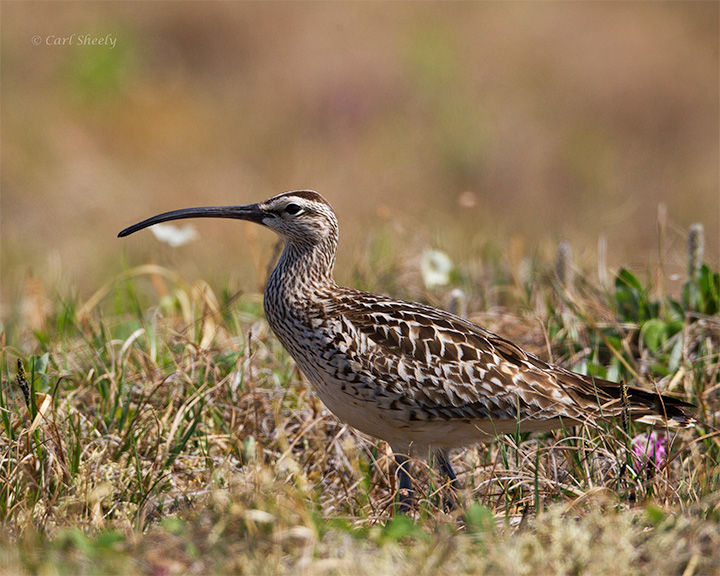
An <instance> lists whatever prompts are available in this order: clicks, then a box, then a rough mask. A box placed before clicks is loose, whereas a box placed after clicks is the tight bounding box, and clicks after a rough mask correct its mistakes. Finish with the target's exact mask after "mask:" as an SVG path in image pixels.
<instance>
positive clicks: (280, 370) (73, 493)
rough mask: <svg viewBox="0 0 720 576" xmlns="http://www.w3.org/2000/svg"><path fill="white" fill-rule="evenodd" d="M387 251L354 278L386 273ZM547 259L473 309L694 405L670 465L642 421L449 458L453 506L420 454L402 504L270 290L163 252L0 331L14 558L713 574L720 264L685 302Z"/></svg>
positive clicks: (234, 568)
mask: <svg viewBox="0 0 720 576" xmlns="http://www.w3.org/2000/svg"><path fill="white" fill-rule="evenodd" d="M376 257H377V258H380V257H382V255H376ZM536 260H537V259H536ZM566 264H567V263H565V264H563V267H565V268H563V269H566ZM385 266H386V268H383V269H387V270H392V269H393V264H388V263H386V264H385ZM374 268H375V267H374V265H373V264H372V262H371V263H367V262H365V263H363V264H362V265H361V266H360V267H359V268H358V273H357V274H356V276H358V277H360V276H362V277H364V278H366V281H367V282H370V283H373V284H379V285H380V286H379V287H378V286H376V288H377V289H383V286H382V284H383V282H384V281H383V280H382V277H371V276H369V275H368V273H367V271H368V270H372V269H374ZM499 268H500V265H499V263H490V264H489V268H488V269H489V270H496V269H499ZM531 268H532V270H534V272H533V273H532V274H530V275H528V276H527V277H525V278H524V280H522V281H521V280H518V277H517V275H514V274H512V273H510V274H505V275H502V276H501V275H500V274H494V275H493V278H494V279H496V280H497V279H500V280H499V283H500V284H501V285H500V286H499V287H497V288H496V290H497V293H498V294H502V301H503V302H504V303H506V304H508V306H509V307H510V308H513V307H514V308H515V309H520V310H521V311H522V313H521V314H520V315H513V314H510V313H508V312H507V310H506V309H504V310H502V311H501V312H497V311H493V313H485V314H478V315H477V317H476V318H475V319H477V320H479V321H481V322H482V323H484V324H485V325H487V326H488V328H490V329H492V330H496V331H498V332H501V333H503V334H506V335H508V336H511V337H515V336H517V337H518V338H516V339H517V340H518V341H519V342H520V343H521V344H522V345H523V346H526V347H529V348H531V349H533V350H534V351H537V352H538V353H540V354H542V355H544V356H546V357H547V356H549V355H551V356H552V357H553V358H554V359H555V360H558V361H560V362H561V363H562V364H563V365H566V366H568V367H571V368H574V369H577V370H583V371H586V372H589V373H594V374H597V375H599V376H602V377H612V378H618V379H633V380H637V381H639V382H640V383H641V384H644V385H648V386H651V385H653V384H651V383H652V382H654V383H656V384H654V385H656V386H657V387H658V389H660V390H662V391H675V392H677V393H680V394H682V395H683V396H685V397H686V398H687V399H688V400H690V401H692V402H694V403H696V404H697V405H698V420H699V422H698V426H697V427H696V428H694V429H690V430H683V431H680V432H678V433H675V432H669V431H666V432H667V433H668V436H669V442H668V451H669V457H668V460H667V462H666V463H663V464H662V465H661V466H660V467H659V468H658V469H656V468H655V467H654V465H653V464H652V462H647V463H641V464H640V465H638V462H637V461H636V460H634V459H633V456H632V439H633V437H635V436H636V435H638V434H639V433H640V432H641V431H643V430H645V428H643V427H642V426H640V425H632V426H631V427H630V428H628V429H627V430H625V429H624V427H623V423H622V422H609V423H607V425H605V426H604V427H603V428H602V429H599V430H596V429H588V428H585V427H576V428H568V429H566V430H559V431H556V432H553V433H549V434H543V435H527V434H515V435H509V436H506V437H500V438H498V439H497V440H496V441H494V442H493V443H491V444H490V445H487V446H477V447H475V448H471V449H468V450H465V451H461V452H458V453H457V454H455V456H454V459H453V465H454V466H455V468H456V470H457V471H458V473H459V477H460V480H461V481H462V483H463V485H464V489H463V490H462V491H461V493H460V494H459V499H460V504H461V505H460V506H459V507H458V509H457V510H456V511H454V512H451V513H448V512H445V511H444V506H443V486H442V484H443V479H442V478H440V477H438V476H437V475H435V474H434V472H433V471H432V470H430V469H429V468H428V467H427V466H426V465H425V464H424V463H422V462H417V463H415V474H414V476H415V479H416V480H415V481H416V493H417V494H418V496H419V502H418V505H417V507H416V509H415V510H414V512H413V514H412V515H411V516H408V517H406V516H398V515H395V514H394V508H395V505H394V500H393V494H394V477H393V474H392V467H391V458H390V454H389V451H388V448H387V446H386V445H385V444H384V443H382V442H380V441H377V440H374V439H370V438H365V437H362V436H360V435H358V434H356V433H355V432H353V431H352V430H351V429H349V428H348V427H346V426H344V425H343V424H342V423H339V422H338V421H337V420H335V418H334V417H332V416H331V415H330V414H329V413H328V412H327V411H326V410H325V409H324V408H323V406H322V405H321V403H320V402H319V400H318V399H317V397H316V396H315V395H314V393H313V392H312V391H311V389H310V387H309V385H308V384H307V383H306V382H305V381H304V379H302V378H301V377H300V375H299V374H298V372H297V370H296V368H295V366H294V364H293V363H292V361H291V359H290V358H289V356H288V355H287V353H286V352H285V351H284V350H283V349H282V347H281V346H280V345H279V344H278V342H277V341H276V340H275V339H274V338H273V337H272V335H271V333H270V332H269V330H268V327H267V324H266V323H265V320H264V318H263V314H262V302H261V298H260V297H259V296H258V295H256V294H236V293H232V292H231V291H229V290H227V289H226V290H224V291H222V290H221V291H217V290H213V289H212V288H211V287H210V286H209V285H208V284H206V283H203V282H194V283H191V282H188V281H186V280H185V279H183V278H182V277H180V276H179V275H178V274H177V273H175V272H173V271H172V270H169V269H167V268H164V267H161V266H156V265H147V266H141V267H137V268H130V269H128V270H126V271H125V272H124V273H122V274H120V275H119V276H118V277H117V278H115V279H113V280H112V281H110V282H108V284H107V285H105V286H104V287H102V288H101V289H100V290H99V291H98V292H97V293H96V294H95V295H94V296H92V297H91V298H89V299H88V300H86V301H85V302H79V301H78V300H77V299H75V298H67V299H60V298H56V299H55V300H54V301H53V302H52V309H51V310H49V311H48V310H45V311H34V312H36V313H37V314H36V315H40V316H42V317H43V321H42V322H37V321H36V322H33V324H32V326H33V327H32V328H31V327H30V325H29V324H25V323H23V322H17V323H15V324H13V325H8V326H5V331H4V332H2V343H1V344H2V349H1V354H0V359H1V361H2V376H3V386H2V390H1V391H0V428H1V429H2V435H1V436H0V451H1V454H2V456H1V458H0V474H1V475H2V482H0V522H1V523H2V528H3V530H2V533H0V573H8V574H15V573H26V574H46V573H53V574H55V573H59V574H65V573H67V574H106V573H113V574H115V573H117V574H135V573H144V574H192V573H200V574H205V573H245V574H286V573H287V574H297V573H303V574H386V573H391V572H393V573H402V574H406V573H407V574H409V573H413V574H438V573H440V574H443V573H448V574H449V573H453V574H477V573H493V574H495V573H500V574H538V573H559V574H579V573H589V574H592V573H611V572H613V573H616V574H657V573H666V574H687V575H690V574H713V573H715V574H718V573H720V442H719V440H718V436H717V435H716V434H715V433H714V430H716V428H717V424H718V422H717V418H718V414H720V406H719V402H718V388H719V377H718V376H719V371H720V362H719V361H718V348H719V347H720V322H719V321H718V316H717V313H718V309H719V307H718V302H719V301H720V299H719V297H718V288H719V287H720V280H719V279H718V274H717V273H713V272H712V271H711V270H710V269H709V268H708V267H707V266H706V265H702V264H697V263H695V264H692V266H690V267H689V271H688V278H687V281H686V284H685V287H684V289H683V293H682V295H681V296H680V297H678V298H671V297H669V296H666V295H661V296H654V295H653V294H654V293H655V292H656V291H655V290H654V287H653V286H649V285H647V284H646V283H643V282H642V281H640V280H639V279H638V277H637V276H636V275H635V274H633V273H632V272H631V271H629V270H626V269H623V270H621V271H620V272H619V273H618V274H617V277H616V280H615V284H614V286H613V288H612V289H611V290H610V291H609V292H607V291H604V290H602V289H600V288H598V287H597V286H594V285H593V284H592V283H591V282H589V281H588V280H587V279H586V278H585V277H584V276H582V275H579V276H580V277H579V278H577V279H576V280H575V281H574V282H572V280H571V279H568V277H566V276H565V275H563V277H562V278H560V279H559V281H558V279H556V277H555V275H554V274H553V273H552V272H551V270H552V266H551V265H550V264H548V263H545V262H542V261H533V262H532V265H531ZM363 269H364V270H365V272H360V270H363ZM391 276H392V275H390V276H389V277H388V278H387V279H385V281H387V282H392V281H393V279H392V278H391ZM452 278H453V283H454V284H455V285H456V287H460V288H462V289H464V290H465V292H466V294H468V295H469V309H470V310H473V309H477V304H478V301H479V299H482V300H483V301H486V298H487V294H488V292H486V291H484V290H482V289H481V290H480V292H482V293H481V294H480V295H478V291H477V290H476V287H475V286H473V284H472V282H471V280H470V279H469V277H468V276H467V275H464V274H463V273H462V272H461V271H459V272H457V271H456V273H454V275H453V276H452ZM503 279H504V280H503ZM371 288H372V286H371ZM412 289H413V290H418V291H419V290H420V287H414V288H412ZM427 298H429V299H430V300H437V299H439V298H440V295H439V294H437V293H435V294H427ZM32 312H33V311H29V312H28V314H30V313H32ZM471 316H472V315H471ZM532 318H535V319H539V320H540V322H539V323H538V324H539V325H542V326H543V328H544V330H543V331H539V330H537V329H533V328H532V324H533V323H532V322H531V321H530V319H532ZM23 369H24V373H25V375H24V377H23V376H22V373H21V371H22V370H23ZM23 381H26V382H27V387H28V388H29V390H28V397H27V398H29V399H31V400H32V401H30V402H26V396H25V395H24V393H23V390H22V386H21V384H22V382H23ZM660 432H663V431H662V430H660Z"/></svg>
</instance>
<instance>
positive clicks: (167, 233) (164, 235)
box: [150, 224, 199, 248]
mask: <svg viewBox="0 0 720 576" xmlns="http://www.w3.org/2000/svg"><path fill="white" fill-rule="evenodd" d="M150 230H151V231H152V233H153V234H155V238H157V239H158V240H160V242H165V244H169V245H170V246H172V247H173V248H177V247H178V246H182V245H183V244H187V243H188V242H192V241H193V240H196V239H197V238H198V237H199V234H198V233H197V230H195V228H194V227H193V226H191V225H190V224H187V225H185V226H183V227H182V228H180V227H178V226H174V225H172V224H155V225H154V226H150Z"/></svg>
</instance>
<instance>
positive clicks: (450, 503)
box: [433, 449, 460, 512]
mask: <svg viewBox="0 0 720 576" xmlns="http://www.w3.org/2000/svg"><path fill="white" fill-rule="evenodd" d="M433 457H434V459H435V464H436V465H437V467H438V468H439V469H440V472H441V473H442V475H443V476H445V477H446V478H447V479H448V480H450V490H449V494H448V497H447V498H446V499H445V511H447V512H452V511H453V510H454V509H455V507H456V506H457V491H458V490H459V489H460V481H459V480H458V479H457V476H456V475H455V470H453V467H452V464H450V460H449V458H448V453H447V450H437V449H436V450H435V451H434V453H433Z"/></svg>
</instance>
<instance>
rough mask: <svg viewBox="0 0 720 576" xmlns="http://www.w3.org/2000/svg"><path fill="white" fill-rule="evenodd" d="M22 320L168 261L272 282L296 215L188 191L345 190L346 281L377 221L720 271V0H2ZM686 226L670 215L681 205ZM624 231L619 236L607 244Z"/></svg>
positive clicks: (637, 263) (8, 260) (7, 222)
mask: <svg viewBox="0 0 720 576" xmlns="http://www.w3.org/2000/svg"><path fill="white" fill-rule="evenodd" d="M0 9H1V11H2V30H1V32H2V36H1V41H2V45H1V54H0V57H1V68H0V71H1V74H2V77H1V81H0V104H1V108H0V110H1V112H2V115H1V122H2V124H1V126H0V128H1V130H0V137H1V140H2V142H1V144H2V148H1V150H2V165H1V181H0V185H1V188H0V191H1V196H0V203H1V204H0V210H1V211H0V218H1V229H2V262H1V265H0V272H1V276H0V289H1V290H2V291H1V292H0V303H1V307H0V314H2V315H3V317H7V316H8V315H11V314H13V313H15V312H16V311H17V310H18V307H19V306H20V304H21V302H22V300H23V298H25V297H27V294H28V292H31V291H32V290H34V289H35V288H33V287H37V285H42V286H44V287H45V288H44V290H46V291H54V290H58V291H60V292H61V293H67V292H68V291H69V292H71V293H72V294H77V295H78V296H80V297H81V298H86V297H88V296H89V295H90V294H92V293H93V292H95V291H96V290H97V289H98V288H99V287H100V286H101V285H102V284H103V283H105V282H107V281H108V280H110V279H112V278H113V277H115V276H116V275H117V274H118V273H119V272H120V271H121V270H123V269H124V268H127V267H128V266H132V265H135V264H139V263H144V262H148V261H159V262H161V263H165V264H168V263H170V264H171V265H172V266H174V267H175V266H176V267H178V268H179V269H180V270H181V271H182V272H183V274H186V275H188V276H189V277H190V278H195V277H207V278H208V279H209V280H211V281H213V282H218V283H224V282H230V283H232V284H233V285H234V286H237V287H238V288H239V289H245V290H256V289H258V287H259V285H260V284H261V283H262V281H263V280H264V274H265V270H266V266H267V261H268V260H269V259H270V258H271V255H272V252H273V246H274V237H273V236H272V234H271V233H269V232H266V231H263V230H260V229H256V228H252V227H248V226H246V225H245V224H243V223H238V222H230V221H219V220H211V221H208V220H204V221H197V222H196V223H195V227H196V229H197V230H198V233H199V235H200V240H199V241H195V242H192V243H190V244H188V245H185V246H182V247H178V248H170V247H169V246H166V245H164V244H161V243H160V242H159V241H158V240H157V239H156V238H155V237H154V236H153V235H152V234H151V233H150V232H148V231H145V232H143V233H140V234H137V235H135V236H132V237H130V238H127V239H124V240H119V239H117V238H116V234H117V232H118V231H119V230H120V229H122V228H124V227H125V226H127V225H130V224H132V223H134V222H136V221H138V220H141V219H144V218H146V217H148V216H151V215H153V214H155V213H158V212H164V211H166V210H170V209H176V208H182V207H188V206H201V205H216V204H244V203H250V202H256V201H259V200H262V199H265V198H267V197H269V196H271V195H273V194H275V193H278V192H282V191H285V190H289V189H297V188H311V189H314V190H317V191H319V192H320V193H322V194H324V195H325V196H326V197H327V198H328V200H329V201H330V202H331V203H332V204H333V206H334V207H335V209H336V211H337V213H338V217H339V219H340V223H341V249H340V254H339V262H338V276H339V280H340V281H341V282H352V281H353V278H355V277H357V270H356V269H353V267H357V262H358V261H361V260H363V259H365V260H367V258H366V256H367V255H368V254H369V253H370V252H372V250H373V249H374V248H373V246H375V244H376V243H377V242H378V238H380V239H384V240H382V241H385V242H387V243H389V244H390V245H392V250H393V251H394V254H395V255H396V256H400V257H402V258H403V259H405V260H406V261H407V262H408V263H409V264H408V265H409V266H411V265H414V264H413V262H416V261H417V258H418V256H419V254H420V253H421V252H422V251H423V250H424V249H426V248H428V247H432V248H439V249H441V250H443V251H444V252H446V253H447V254H448V255H449V256H450V257H451V259H452V260H453V261H454V262H455V263H456V264H457V265H458V266H460V267H462V266H464V265H468V263H469V262H472V261H474V260H475V259H477V258H482V254H483V253H484V252H487V250H488V249H489V248H488V247H491V248H492V249H493V250H495V251H496V252H497V253H499V254H500V256H501V257H507V258H509V259H511V258H512V252H513V251H515V252H518V251H519V252H524V253H525V252H527V253H531V252H533V251H534V250H537V249H538V246H543V245H548V246H553V245H557V243H558V242H560V241H561V240H566V241H568V242H569V243H570V245H571V246H572V248H573V253H574V254H575V257H576V260H577V261H579V262H580V265H581V266H583V267H585V268H587V269H588V270H590V271H592V270H594V262H595V261H596V260H597V258H598V245H599V243H600V244H601V245H602V243H603V242H605V246H606V248H607V262H608V264H609V266H610V267H611V268H612V267H617V266H620V265H630V266H633V267H636V268H638V269H640V270H645V269H647V268H649V267H650V266H652V265H653V264H656V263H657V262H658V261H661V260H662V261H664V265H665V266H667V267H668V268H669V269H670V272H672V269H677V270H678V271H682V270H684V262H685V252H684V242H685V234H686V232H687V228H688V226H689V225H690V224H692V223H694V222H701V223H702V224H703V225H704V227H705V232H706V238H707V242H706V260H707V261H708V262H709V263H710V264H711V266H713V267H714V268H715V269H717V267H718V252H719V251H718V248H719V245H720V240H719V221H720V195H719V190H718V188H719V182H720V173H719V168H718V166H719V164H720V151H719V149H718V148H719V141H720V135H719V127H720V118H719V109H720V103H719V95H718V92H719V86H720V73H719V63H718V46H719V45H720V38H719V34H718V29H719V22H720V15H719V11H720V4H718V3H716V2H642V3H640V2H632V3H614V2H592V3H567V2H512V3H500V2H462V3H453V2H449V3H446V2H443V3H404V2H403V3H399V2H392V3H385V2H362V3H339V2H312V3H294V2H291V3H285V2H271V3H265V2H214V3H201V2H182V3H169V2H77V3H73V2H62V3H49V2H31V1H30V2H22V3H20V2H12V3H10V2H3V3H2V6H1V7H0ZM659 214H660V223H661V226H660V228H661V229H662V234H660V235H659V234H658V229H659V216H658V215H659ZM601 239H604V240H601Z"/></svg>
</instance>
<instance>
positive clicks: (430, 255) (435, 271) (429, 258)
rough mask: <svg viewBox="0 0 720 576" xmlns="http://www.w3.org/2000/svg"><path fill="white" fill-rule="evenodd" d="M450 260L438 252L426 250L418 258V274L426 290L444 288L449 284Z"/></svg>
mask: <svg viewBox="0 0 720 576" xmlns="http://www.w3.org/2000/svg"><path fill="white" fill-rule="evenodd" d="M452 269H453V263H452V260H450V257H449V256H448V255H447V254H445V252H440V250H432V249H427V250H425V251H424V252H423V253H422V256H420V272H421V273H422V278H423V282H424V283H425V287H426V288H435V287H436V286H445V285H446V284H447V283H448V282H450V271H451V270H452Z"/></svg>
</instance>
